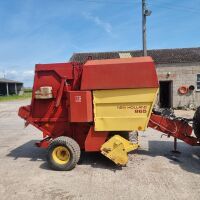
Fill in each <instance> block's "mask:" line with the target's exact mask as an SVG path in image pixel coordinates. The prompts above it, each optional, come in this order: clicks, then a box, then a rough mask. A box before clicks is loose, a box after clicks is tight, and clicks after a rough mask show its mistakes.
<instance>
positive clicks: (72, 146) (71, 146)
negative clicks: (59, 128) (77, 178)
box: [47, 136, 81, 171]
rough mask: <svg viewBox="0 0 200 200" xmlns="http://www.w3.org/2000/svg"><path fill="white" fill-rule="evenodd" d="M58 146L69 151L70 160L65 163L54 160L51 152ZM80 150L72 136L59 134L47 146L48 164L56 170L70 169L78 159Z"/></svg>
mask: <svg viewBox="0 0 200 200" xmlns="http://www.w3.org/2000/svg"><path fill="white" fill-rule="evenodd" d="M58 146H64V147H66V148H67V149H68V151H69V153H70V160H69V162H68V163H66V164H58V163H56V162H55V161H54V159H53V156H52V152H53V150H54V149H55V148H56V147H58ZM80 155H81V151H80V147H79V145H78V143H77V142H76V141H75V140H73V139H72V138H69V137H65V136H61V137H58V138H56V139H54V140H52V142H51V144H50V145H49V148H48V154H47V162H48V164H49V166H50V167H51V168H52V169H54V170H58V171H69V170H72V169H73V168H74V167H75V166H76V164H77V163H78V161H79V159H80Z"/></svg>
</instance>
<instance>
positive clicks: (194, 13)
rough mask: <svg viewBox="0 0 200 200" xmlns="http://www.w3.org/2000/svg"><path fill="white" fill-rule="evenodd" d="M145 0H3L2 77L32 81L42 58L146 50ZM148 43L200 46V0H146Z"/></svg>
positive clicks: (0, 8) (50, 60)
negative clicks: (144, 27) (143, 39)
mask: <svg viewBox="0 0 200 200" xmlns="http://www.w3.org/2000/svg"><path fill="white" fill-rule="evenodd" d="M141 1H142V0H0V77H3V76H5V77H6V78H8V79H12V80H18V81H22V82H24V86H25V87H31V86H32V84H33V76H34V67H35V64H37V63H54V62H67V61H68V60H69V58H70V57H71V56H72V54H73V53H76V52H101V51H122V50H139V49H142V28H141V22H142V17H141ZM146 1H147V5H148V8H149V9H150V10H152V14H151V16H149V17H148V18H147V48H148V49H163V48H185V47H200V0H190V1H188V0H176V1H175V0H146Z"/></svg>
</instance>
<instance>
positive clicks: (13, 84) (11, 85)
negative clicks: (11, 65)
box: [0, 78, 23, 96]
mask: <svg viewBox="0 0 200 200" xmlns="http://www.w3.org/2000/svg"><path fill="white" fill-rule="evenodd" d="M22 88H23V83H22V82H18V81H13V80H9V79H6V78H0V96H5V95H7V96H8V95H13V94H19V92H20V91H21V90H22Z"/></svg>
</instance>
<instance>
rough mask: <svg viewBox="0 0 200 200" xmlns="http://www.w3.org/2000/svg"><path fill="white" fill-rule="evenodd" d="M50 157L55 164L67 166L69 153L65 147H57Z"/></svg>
mask: <svg viewBox="0 0 200 200" xmlns="http://www.w3.org/2000/svg"><path fill="white" fill-rule="evenodd" d="M52 157H53V160H54V161H55V162H56V163H57V164H62V165H63V164H67V163H68V162H69V160H70V152H69V150H68V149H67V147H64V146H58V147H56V148H54V150H53V152H52Z"/></svg>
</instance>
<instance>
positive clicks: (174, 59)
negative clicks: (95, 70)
mask: <svg viewBox="0 0 200 200" xmlns="http://www.w3.org/2000/svg"><path fill="white" fill-rule="evenodd" d="M142 55H143V52H142V51H141V50H137V51H115V52H91V53H74V54H73V56H72V57H71V58H70V61H77V62H85V61H86V60H87V59H88V58H90V59H94V60H96V59H97V60H100V59H114V58H124V57H140V56H142ZM148 55H149V56H151V57H152V58H153V59H154V61H155V64H156V71H157V75H158V78H159V84H160V91H159V95H158V99H157V104H158V105H159V106H160V107H161V108H171V107H173V108H183V107H184V108H195V107H197V106H198V105H200V48H178V49H155V50H148ZM113 78H114V77H113Z"/></svg>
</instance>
